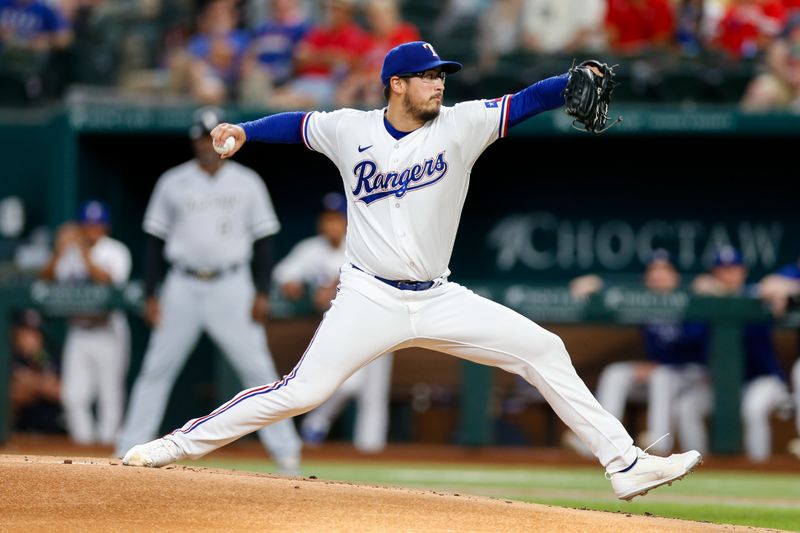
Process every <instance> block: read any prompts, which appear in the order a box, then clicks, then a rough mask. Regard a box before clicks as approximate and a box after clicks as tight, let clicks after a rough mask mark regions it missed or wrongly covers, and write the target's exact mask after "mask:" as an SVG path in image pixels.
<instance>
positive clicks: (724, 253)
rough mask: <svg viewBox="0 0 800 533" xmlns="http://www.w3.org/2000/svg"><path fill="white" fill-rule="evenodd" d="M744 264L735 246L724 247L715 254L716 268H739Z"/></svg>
mask: <svg viewBox="0 0 800 533" xmlns="http://www.w3.org/2000/svg"><path fill="white" fill-rule="evenodd" d="M743 264H744V258H742V254H741V252H739V250H737V249H736V248H734V247H733V246H723V247H721V248H719V249H718V250H717V253H715V254H714V266H715V267H718V266H739V265H743Z"/></svg>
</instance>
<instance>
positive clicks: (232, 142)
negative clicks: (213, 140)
mask: <svg viewBox="0 0 800 533" xmlns="http://www.w3.org/2000/svg"><path fill="white" fill-rule="evenodd" d="M234 146H236V139H234V138H233V137H228V138H227V139H225V142H224V143H222V146H217V145H216V144H215V145H214V151H215V152H217V153H218V154H227V153H228V152H230V151H231V150H233V147H234Z"/></svg>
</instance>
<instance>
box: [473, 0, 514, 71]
mask: <svg viewBox="0 0 800 533" xmlns="http://www.w3.org/2000/svg"><path fill="white" fill-rule="evenodd" d="M522 2H523V0H497V1H495V2H492V3H491V4H490V5H489V7H488V8H487V9H486V11H485V12H484V13H483V15H482V16H481V17H480V18H479V19H478V34H477V39H478V41H477V49H478V66H479V67H480V69H481V70H482V71H484V72H492V71H493V70H495V68H496V66H497V60H498V58H499V57H501V56H504V55H507V54H510V53H512V52H514V51H516V50H519V49H521V48H522V19H521V10H522Z"/></svg>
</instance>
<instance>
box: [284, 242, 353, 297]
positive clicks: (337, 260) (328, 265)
mask: <svg viewBox="0 0 800 533" xmlns="http://www.w3.org/2000/svg"><path fill="white" fill-rule="evenodd" d="M345 260H346V259H345V253H344V241H342V243H341V245H340V246H339V247H334V246H333V245H332V244H331V241H329V240H328V239H327V238H325V237H323V236H322V235H317V236H315V237H309V238H307V239H303V240H302V241H300V242H298V243H297V244H295V245H294V247H293V248H292V250H291V251H290V252H289V255H287V256H286V257H284V258H283V259H282V260H281V261H280V262H279V263H278V264H277V265H275V270H274V271H273V272H272V278H273V279H274V280H275V282H276V283H278V284H279V285H283V284H284V283H289V282H292V281H298V282H301V283H307V284H309V285H311V286H313V287H320V286H327V285H330V284H331V283H334V282H336V281H337V280H338V279H339V268H340V267H341V266H342V265H343V264H344V262H345Z"/></svg>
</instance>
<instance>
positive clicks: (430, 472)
mask: <svg viewBox="0 0 800 533" xmlns="http://www.w3.org/2000/svg"><path fill="white" fill-rule="evenodd" d="M198 463H199V464H202V465H203V466H209V467H216V468H229V469H234V470H248V471H260V472H264V471H267V472H269V471H273V469H272V465H271V463H269V462H266V461H241V460H223V459H207V460H203V461H198V462H195V463H193V464H198ZM303 473H304V474H305V475H306V476H309V475H314V476H317V477H318V478H320V479H331V480H341V481H351V482H357V483H365V484H377V485H391V486H402V487H415V488H421V489H432V490H441V491H450V492H460V493H464V494H475V495H482V496H490V497H494V498H503V499H513V500H521V501H528V502H536V503H544V504H548V505H558V506H562V507H574V508H577V509H596V510H602V511H612V512H625V513H631V514H645V513H650V514H653V515H656V516H664V517H669V518H683V519H687V520H700V521H705V522H714V523H719V524H738V525H749V526H757V527H769V528H775V529H784V530H789V531H800V476H798V475H796V474H795V475H791V474H773V473H763V472H759V473H752V472H727V471H703V470H702V468H701V469H700V470H699V471H698V472H697V473H695V474H692V475H690V476H689V477H687V478H686V479H685V480H683V481H680V482H678V483H675V484H674V485H673V486H671V487H663V488H659V489H658V490H657V491H654V492H653V493H651V494H649V495H647V496H646V497H645V498H640V499H637V500H634V501H633V502H630V503H626V502H620V501H619V500H617V499H616V498H615V497H614V495H613V493H612V492H611V488H610V484H609V482H608V481H607V480H606V479H605V478H604V477H603V471H602V469H600V468H586V467H574V468H564V467H559V468H555V467H544V466H536V467H533V466H492V465H475V464H431V463H372V462H346V461H336V462H333V461H306V462H305V463H304V464H303Z"/></svg>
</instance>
